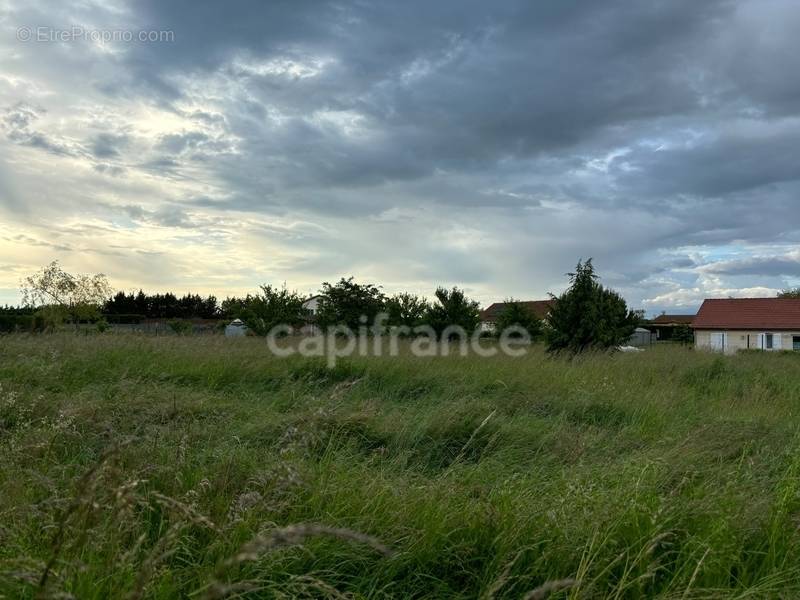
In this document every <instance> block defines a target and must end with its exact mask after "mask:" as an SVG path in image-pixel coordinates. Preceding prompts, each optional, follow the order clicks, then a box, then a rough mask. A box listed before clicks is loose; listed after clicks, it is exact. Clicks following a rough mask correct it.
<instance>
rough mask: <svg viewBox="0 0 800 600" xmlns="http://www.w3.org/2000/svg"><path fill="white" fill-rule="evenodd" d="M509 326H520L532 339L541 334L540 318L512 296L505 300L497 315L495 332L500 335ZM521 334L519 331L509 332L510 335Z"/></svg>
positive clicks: (516, 335) (517, 335)
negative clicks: (501, 309) (501, 310)
mask: <svg viewBox="0 0 800 600" xmlns="http://www.w3.org/2000/svg"><path fill="white" fill-rule="evenodd" d="M510 327H522V328H523V329H524V330H525V331H527V332H528V335H529V336H530V338H531V339H533V340H535V339H539V338H540V337H541V336H542V320H541V319H540V318H539V317H537V316H536V315H535V314H534V313H533V312H531V311H530V310H529V309H527V308H525V306H524V305H522V304H520V303H519V302H517V301H515V300H514V299H513V298H512V299H509V300H506V306H505V308H504V309H503V312H501V313H500V315H499V316H498V317H497V324H496V330H495V332H496V333H497V335H501V334H502V333H503V331H505V330H507V329H509V328H510ZM521 336H522V334H521V332H520V333H512V334H511V337H521Z"/></svg>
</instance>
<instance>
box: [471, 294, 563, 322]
mask: <svg viewBox="0 0 800 600" xmlns="http://www.w3.org/2000/svg"><path fill="white" fill-rule="evenodd" d="M554 302H555V300H553V299H550V300H527V301H525V302H518V303H517V304H520V305H522V307H523V308H526V309H528V310H529V311H531V312H532V313H533V314H534V315H536V316H537V317H538V318H540V319H544V318H545V317H546V316H547V314H548V313H549V312H550V309H551V308H552V306H553V303H554ZM508 305H509V302H495V303H494V304H491V305H490V306H489V307H488V308H486V309H485V310H482V311H481V321H496V320H497V317H499V316H500V314H501V313H502V312H503V311H504V310H505V309H506V307H507V306H508Z"/></svg>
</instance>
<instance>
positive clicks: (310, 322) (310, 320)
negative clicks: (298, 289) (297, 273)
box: [300, 294, 323, 335]
mask: <svg viewBox="0 0 800 600" xmlns="http://www.w3.org/2000/svg"><path fill="white" fill-rule="evenodd" d="M322 298H323V296H321V295H319V294H317V295H316V296H311V297H310V298H309V299H308V300H306V301H305V302H303V310H305V311H306V324H305V325H304V326H303V327H302V328H301V330H300V331H301V333H303V334H306V335H315V334H316V333H317V326H316V324H315V320H316V318H317V314H318V313H319V309H320V306H321V303H322Z"/></svg>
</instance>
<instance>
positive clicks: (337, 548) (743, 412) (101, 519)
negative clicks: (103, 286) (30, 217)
mask: <svg viewBox="0 0 800 600" xmlns="http://www.w3.org/2000/svg"><path fill="white" fill-rule="evenodd" d="M0 386H2V387H0V456H1V457H2V459H1V460H0V490H2V493H0V515H1V517H0V593H2V594H5V595H6V596H7V597H23V598H24V597H29V598H34V597H69V596H73V597H76V598H107V597H109V596H113V597H129V598H167V597H175V596H183V597H192V598H203V597H207V598H220V597H248V598H249V597H253V598H256V597H343V596H345V597H369V598H382V597H420V598H422V597H425V598H442V597H463V598H475V597H482V598H506V597H508V598H519V597H529V598H544V597H551V598H558V597H561V598H567V597H569V598H586V597H598V596H601V597H616V598H637V597H642V596H651V597H664V598H711V597H745V596H747V597H776V596H783V597H795V596H797V595H800V570H799V569H800V545H799V543H800V533H798V526H800V435H798V434H799V433H800V428H798V425H799V424H800V418H799V416H798V407H800V356H796V355H791V354H770V355H766V354H746V355H739V356H733V357H722V356H714V355H710V354H704V353H699V352H694V351H691V350H686V349H682V348H678V347H664V348H653V349H651V350H648V351H647V352H644V353H641V354H633V355H630V354H619V355H614V356H608V355H592V356H582V357H578V358H577V359H574V360H571V361H567V360H563V359H552V358H548V357H546V356H545V355H544V353H543V352H541V351H540V350H538V349H534V351H533V352H532V353H530V354H529V355H528V356H526V357H522V358H507V357H495V358H489V359H481V358H462V357H454V356H451V357H447V358H435V359H423V358H415V357H412V356H410V355H409V356H403V357H401V358H395V359H391V358H378V357H371V358H354V359H351V360H346V361H342V362H340V363H339V365H338V366H337V367H336V368H335V369H333V370H330V369H327V368H326V367H325V365H324V363H323V362H322V361H317V360H312V359H303V358H300V357H291V358H288V359H278V358H274V357H271V356H269V354H268V353H267V352H266V348H265V347H264V345H263V343H262V342H259V341H258V340H253V339H236V340H230V339H224V338H202V339H197V338H147V337H134V336H130V337H125V336H94V337H92V336H89V337H80V336H73V335H54V336H38V337H37V336H34V337H27V336H6V337H0Z"/></svg>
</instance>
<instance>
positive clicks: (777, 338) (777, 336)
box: [772, 333, 783, 350]
mask: <svg viewBox="0 0 800 600" xmlns="http://www.w3.org/2000/svg"><path fill="white" fill-rule="evenodd" d="M782 337H783V334H782V333H773V334H772V349H773V350H780V349H781V342H782V341H783V340H782V339H781V338H782Z"/></svg>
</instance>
